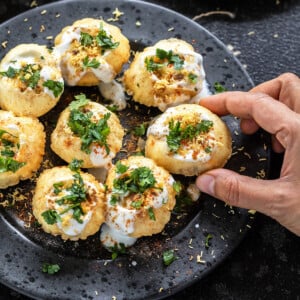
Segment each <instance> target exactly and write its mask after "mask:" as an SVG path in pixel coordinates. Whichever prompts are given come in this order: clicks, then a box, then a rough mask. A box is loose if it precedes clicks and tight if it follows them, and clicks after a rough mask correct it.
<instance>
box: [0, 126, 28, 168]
mask: <svg viewBox="0 0 300 300" xmlns="http://www.w3.org/2000/svg"><path fill="white" fill-rule="evenodd" d="M16 139H17V137H16V136H14V135H12V134H11V133H9V132H7V131H6V130H3V129H0V155H1V156H0V173H4V172H13V173H15V172H16V171H18V170H19V169H20V168H22V167H23V166H24V165H26V162H19V161H17V160H15V159H14V158H13V157H14V156H15V155H16V151H17V150H18V148H19V144H18V143H17V142H16V141H15V140H16Z"/></svg>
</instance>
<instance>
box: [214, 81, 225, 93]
mask: <svg viewBox="0 0 300 300" xmlns="http://www.w3.org/2000/svg"><path fill="white" fill-rule="evenodd" d="M214 88H215V91H216V93H217V94H219V93H223V92H226V91H227V89H226V88H225V87H224V86H223V85H222V84H221V83H219V82H215V84H214Z"/></svg>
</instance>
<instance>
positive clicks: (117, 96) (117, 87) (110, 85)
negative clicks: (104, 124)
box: [98, 80, 127, 110]
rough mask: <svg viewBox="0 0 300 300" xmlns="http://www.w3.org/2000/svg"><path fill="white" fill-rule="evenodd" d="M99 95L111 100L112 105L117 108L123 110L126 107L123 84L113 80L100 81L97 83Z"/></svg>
mask: <svg viewBox="0 0 300 300" xmlns="http://www.w3.org/2000/svg"><path fill="white" fill-rule="evenodd" d="M98 88H99V91H100V93H101V95H102V96H103V97H104V98H105V99H107V100H110V101H112V105H115V106H116V107H117V110H123V109H125V108H126V104H127V103H126V98H125V91H124V88H123V86H122V85H121V84H120V83H119V82H117V81H116V80H113V81H111V82H100V83H99V85H98Z"/></svg>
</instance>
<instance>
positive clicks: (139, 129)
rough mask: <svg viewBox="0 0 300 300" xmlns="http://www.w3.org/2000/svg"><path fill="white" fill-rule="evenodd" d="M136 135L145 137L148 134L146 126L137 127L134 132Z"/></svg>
mask: <svg viewBox="0 0 300 300" xmlns="http://www.w3.org/2000/svg"><path fill="white" fill-rule="evenodd" d="M133 132H134V134H135V135H136V136H143V135H145V133H146V126H145V124H144V123H143V124H140V125H139V126H136V127H135V128H134V130H133Z"/></svg>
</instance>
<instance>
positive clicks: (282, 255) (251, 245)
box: [0, 1, 300, 299]
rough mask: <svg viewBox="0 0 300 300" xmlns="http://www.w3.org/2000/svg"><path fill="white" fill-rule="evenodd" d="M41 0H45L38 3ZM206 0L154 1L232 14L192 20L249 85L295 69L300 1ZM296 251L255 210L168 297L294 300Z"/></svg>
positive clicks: (299, 285)
mask: <svg viewBox="0 0 300 300" xmlns="http://www.w3.org/2000/svg"><path fill="white" fill-rule="evenodd" d="M6 2H7V3H9V5H8V4H7V5H5V4H4V3H3V2H1V4H0V12H1V14H2V15H1V19H2V20H4V19H6V18H9V17H11V16H13V15H15V14H17V13H18V12H21V11H22V10H24V9H26V8H27V9H28V8H29V4H30V3H29V2H30V1H28V3H27V5H25V4H21V3H26V1H24V2H21V1H6ZM46 2H50V1H38V4H40V5H41V4H44V3H46ZM196 2H199V3H196ZM202 2H203V3H202ZM207 2H209V4H207V3H206V2H204V1H201V2H200V1H156V3H158V4H161V5H165V6H167V7H169V8H172V9H174V10H177V11H179V12H181V13H183V14H185V15H186V16H188V17H193V16H195V15H199V14H201V13H205V12H208V11H212V10H216V9H220V10H229V11H231V12H233V13H235V15H236V17H235V18H234V19H231V18H229V17H228V16H227V15H220V14H215V15H211V16H206V17H202V18H200V19H199V20H198V21H197V22H199V24H201V25H203V26H204V27H206V28H207V29H208V30H209V31H211V32H212V33H213V34H215V35H216V36H217V37H218V38H219V39H220V40H221V41H223V42H224V43H225V44H226V45H228V44H230V45H232V46H233V51H240V54H239V56H238V58H239V60H240V61H241V62H242V64H245V65H247V71H248V72H249V74H250V76H251V77H252V79H253V81H254V83H255V84H258V83H260V82H263V81H265V80H268V79H271V78H273V77H275V76H277V75H279V74H280V73H282V72H286V71H292V72H295V73H297V74H298V75H299V74H300V65H299V61H300V38H299V30H300V1H281V2H280V3H275V1H248V3H244V1H240V2H239V3H238V4H236V5H234V3H233V2H229V1H219V2H218V1H207ZM12 6H13V9H8V7H12ZM5 8H7V10H5ZM8 11H9V13H8ZM280 162H281V156H274V159H273V160H272V172H271V177H272V178H274V177H276V176H278V173H279V168H280ZM299 252H300V243H299V238H297V237H296V236H295V235H293V234H291V233H289V232H288V231H286V230H285V229H283V228H282V227H281V226H280V225H278V224H277V223H276V222H274V221H273V220H271V219H269V218H267V217H264V216H261V215H258V217H257V219H256V222H255V224H254V226H253V228H252V230H250V232H249V234H248V235H247V236H246V238H245V239H244V241H243V242H242V243H241V244H240V245H239V247H238V248H237V249H236V250H235V251H234V252H233V253H232V255H231V256H230V257H229V258H228V259H227V260H226V261H225V262H224V263H223V264H222V265H220V266H219V267H218V268H217V269H216V270H214V272H213V273H211V274H210V275H208V276H207V277H206V278H204V279H202V280H201V281H200V282H198V283H196V284H195V285H193V286H191V287H189V288H187V289H186V290H184V291H182V292H180V293H179V294H177V295H175V296H172V297H170V299H183V298H186V299H299V298H300V279H299V278H300V268H299V265H300V255H299ZM0 289H1V293H0V294H1V295H0V299H28V298H26V297H23V296H20V295H19V294H17V293H16V292H14V291H10V290H8V289H7V288H5V287H2V286H1V287H0ZM78 298H79V297H78Z"/></svg>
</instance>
